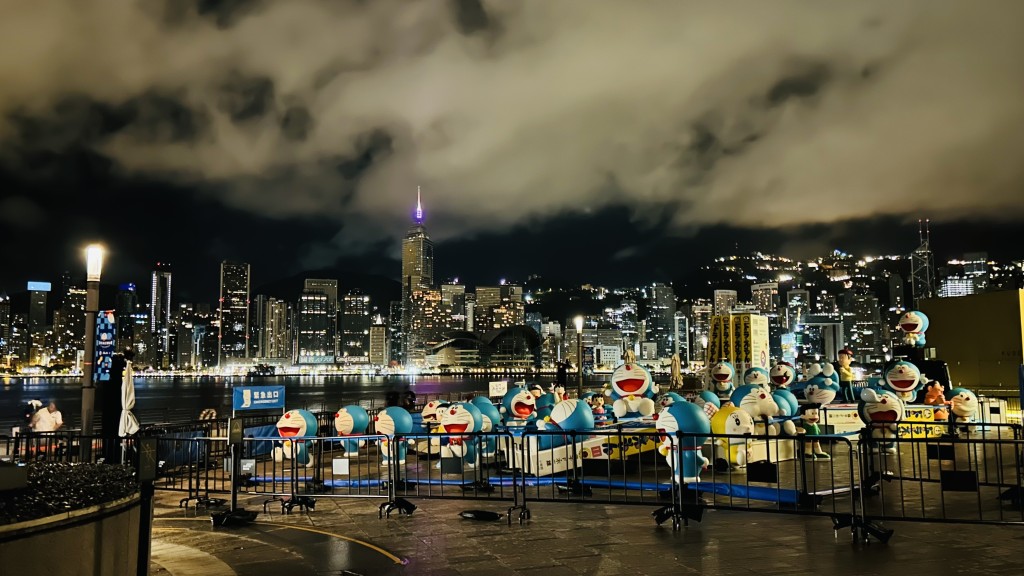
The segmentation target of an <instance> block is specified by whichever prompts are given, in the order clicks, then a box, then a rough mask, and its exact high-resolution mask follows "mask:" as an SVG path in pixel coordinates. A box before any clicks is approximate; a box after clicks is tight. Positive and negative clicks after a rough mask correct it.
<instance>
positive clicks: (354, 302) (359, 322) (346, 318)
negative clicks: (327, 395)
mask: <svg viewBox="0 0 1024 576" xmlns="http://www.w3.org/2000/svg"><path fill="white" fill-rule="evenodd" d="M340 352H341V358H340V359H339V360H341V361H344V362H351V363H356V364H362V363H366V362H369V357H370V297H369V296H366V295H365V294H347V295H345V296H344V297H342V306H341V346H340Z"/></svg>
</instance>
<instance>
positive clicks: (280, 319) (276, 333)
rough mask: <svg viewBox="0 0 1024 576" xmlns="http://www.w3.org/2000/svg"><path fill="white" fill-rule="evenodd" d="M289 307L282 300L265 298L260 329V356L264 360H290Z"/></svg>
mask: <svg viewBox="0 0 1024 576" xmlns="http://www.w3.org/2000/svg"><path fill="white" fill-rule="evenodd" d="M290 313H291V306H289V305H288V303H287V302H285V301H284V300H278V299H276V298H267V299H266V301H265V302H264V303H263V325H262V327H261V329H260V340H262V344H261V350H262V356H263V357H265V358H291V356H292V346H291V342H292V338H291V328H290V327H289V326H288V317H289V316H290Z"/></svg>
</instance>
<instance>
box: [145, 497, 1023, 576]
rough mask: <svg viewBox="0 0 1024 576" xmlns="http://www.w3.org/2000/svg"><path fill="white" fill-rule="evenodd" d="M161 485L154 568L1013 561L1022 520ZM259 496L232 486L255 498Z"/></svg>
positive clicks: (1012, 569)
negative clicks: (938, 520)
mask: <svg viewBox="0 0 1024 576" xmlns="http://www.w3.org/2000/svg"><path fill="white" fill-rule="evenodd" d="M177 500H178V499H177V495H174V494H163V495H160V496H159V502H158V505H157V520H156V521H155V522H154V535H153V559H152V572H151V573H152V574H154V575H163V576H167V575H170V576H178V575H187V574H204V576H220V575H224V576H233V575H238V576H258V575H264V574H268V575H269V574H281V573H287V574H311V575H356V574H361V575H366V576H370V575H385V576H387V575H400V574H401V575H405V574H408V575H417V576H419V575H427V576H429V575H438V576H440V575H447V576H478V575H479V576H483V575H492V574H503V575H504V574H509V575H520V574H521V575H531V574H536V575H543V576H560V575H617V574H623V575H625V574H639V575H647V574H650V575H658V576H662V575H664V574H701V575H703V576H727V575H729V576H731V575H743V574H749V575H754V574H774V575H809V574H833V575H837V576H842V575H847V574H849V575H854V574H855V575H858V576H883V575H898V576H906V575H907V574H924V575H944V574H972V575H986V576H987V575H995V574H1021V573H1024V560H1021V554H1020V551H1021V549H1022V548H1024V527H1018V526H1004V527H990V526H962V525H958V526H953V525H936V524H914V523H891V524H890V525H889V526H890V527H893V528H896V529H897V532H896V535H895V536H894V537H893V539H892V541H890V543H888V544H881V543H878V542H874V541H872V543H871V544H868V545H863V544H854V543H852V539H851V537H850V532H849V530H848V529H844V530H840V531H839V532H838V533H835V532H834V531H833V530H832V526H831V523H830V522H829V521H828V519H827V518H819V517H805V516H791V515H777V514H771V515H769V514H755V513H740V512H723V511H709V512H708V513H707V514H706V515H705V517H704V521H703V522H702V523H700V524H691V526H690V527H688V528H684V529H683V530H682V531H680V532H673V531H672V529H671V527H670V526H667V525H666V526H663V527H657V526H655V524H654V522H653V521H652V519H651V518H650V517H649V516H648V515H647V514H646V513H645V511H646V508H645V507H632V506H604V505H597V504H588V505H578V504H535V505H531V508H532V510H533V519H532V521H530V522H528V523H526V524H524V525H519V524H518V522H513V524H512V526H511V527H509V526H508V525H507V524H506V523H505V521H504V519H502V520H501V521H497V522H481V521H473V520H465V519H461V518H460V517H459V516H458V513H459V512H460V511H462V510H467V509H486V510H492V511H495V512H503V510H502V508H501V506H500V505H498V503H486V502H477V503H474V502H464V501H439V500H430V501H417V505H419V508H418V509H417V510H416V511H415V512H414V513H413V514H412V515H411V516H400V515H398V514H397V513H393V514H392V516H391V518H390V519H384V520H379V519H378V517H377V505H378V504H379V501H378V500H358V499H349V500H329V499H326V498H325V499H320V500H318V501H317V504H316V509H315V510H314V511H312V512H309V513H301V512H299V511H297V510H296V511H295V512H293V513H292V514H286V515H282V514H280V513H278V508H275V507H271V508H270V510H271V513H266V514H264V513H262V512H261V514H260V516H259V518H258V519H257V521H256V522H255V523H254V524H252V525H249V526H244V527H236V528H217V529H213V528H212V527H211V525H210V522H209V520H208V518H207V517H206V516H204V515H203V514H202V509H200V514H199V516H198V517H196V515H195V514H194V513H193V512H186V511H183V510H182V509H181V508H179V507H178V502H177ZM262 502H263V497H258V498H249V499H243V500H242V504H243V505H244V506H245V507H246V508H247V509H249V510H255V511H262Z"/></svg>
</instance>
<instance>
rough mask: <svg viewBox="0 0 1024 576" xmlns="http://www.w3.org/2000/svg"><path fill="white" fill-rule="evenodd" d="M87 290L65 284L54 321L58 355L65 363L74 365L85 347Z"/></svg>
mask: <svg viewBox="0 0 1024 576" xmlns="http://www.w3.org/2000/svg"><path fill="white" fill-rule="evenodd" d="M85 296H86V294H85V290H83V289H82V288H77V287H75V286H71V285H70V284H65V293H64V297H63V298H61V303H60V310H59V311H58V313H57V315H56V318H59V321H56V322H54V332H55V333H56V341H57V342H56V343H57V350H56V353H57V354H56V356H57V358H58V359H59V360H60V362H61V363H63V364H68V365H73V364H74V363H75V359H76V358H77V357H78V351H79V350H84V349H85Z"/></svg>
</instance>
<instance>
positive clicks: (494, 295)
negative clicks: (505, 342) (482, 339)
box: [473, 286, 501, 334]
mask: <svg viewBox="0 0 1024 576" xmlns="http://www.w3.org/2000/svg"><path fill="white" fill-rule="evenodd" d="M473 293H474V294H475V295H476V299H475V300H474V305H473V328H474V331H475V332H477V333H480V334H483V333H485V332H489V331H491V330H494V309H495V308H497V307H498V306H501V286H477V287H476V290H474V292H473Z"/></svg>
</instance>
